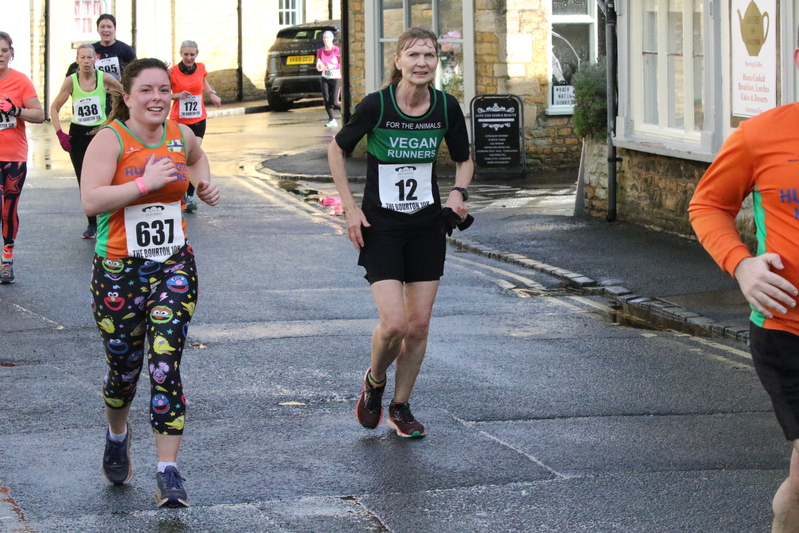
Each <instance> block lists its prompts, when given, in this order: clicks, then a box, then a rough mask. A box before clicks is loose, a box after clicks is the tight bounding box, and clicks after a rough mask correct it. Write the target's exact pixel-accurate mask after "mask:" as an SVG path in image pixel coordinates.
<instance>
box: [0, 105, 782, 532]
mask: <svg viewBox="0 0 799 533" xmlns="http://www.w3.org/2000/svg"><path fill="white" fill-rule="evenodd" d="M317 115H318V117H317ZM317 118H318V120H317ZM322 118H324V113H323V111H322V110H321V109H307V110H298V111H295V112H291V113H284V114H271V113H269V114H257V115H248V116H240V117H225V118H218V119H214V120H212V121H210V123H209V127H208V136H207V138H206V142H205V145H204V146H205V148H206V150H207V151H208V153H209V157H210V159H211V161H212V170H213V173H214V179H216V180H218V182H219V183H220V185H221V187H222V190H223V199H222V202H221V203H220V205H219V206H217V207H214V208H211V207H208V206H205V205H201V207H200V210H199V211H198V212H197V213H196V214H193V215H189V216H188V224H189V237H190V240H191V243H192V246H193V247H194V249H195V251H196V253H197V257H198V260H197V262H198V268H199V272H200V296H199V303H198V307H197V312H196V314H195V316H194V320H193V322H192V325H191V328H190V330H189V342H190V343H191V347H190V348H188V349H187V350H186V353H185V355H184V365H183V379H184V388H185V392H186V397H187V400H188V414H187V424H186V433H185V437H184V444H183V449H182V451H181V455H180V458H179V467H180V469H181V473H182V474H183V475H184V477H186V479H187V481H186V487H187V490H188V493H189V499H190V501H191V504H192V507H191V508H189V509H186V510H156V509H155V505H154V501H153V492H154V485H155V463H156V460H155V453H154V446H153V439H152V437H151V436H150V435H149V424H148V415H147V398H146V397H145V396H146V395H144V394H140V395H139V397H137V399H136V400H135V402H134V405H133V409H132V419H131V421H132V424H133V431H134V441H133V446H132V454H133V461H134V470H135V475H134V478H133V480H132V482H131V484H130V485H128V486H125V487H122V488H119V487H113V486H109V485H108V484H107V482H106V481H105V479H104V478H103V476H102V474H101V471H100V463H101V458H102V451H103V436H104V431H105V429H104V428H105V422H104V416H103V409H102V405H103V403H102V398H101V383H102V378H103V374H104V357H103V354H102V350H101V345H100V338H99V335H98V334H97V331H96V327H95V326H94V324H93V322H92V319H91V312H90V303H89V297H88V290H87V289H88V283H89V272H90V262H91V258H92V254H93V250H92V248H93V243H91V242H87V241H83V240H81V239H80V233H81V232H82V230H83V228H84V227H85V218H84V217H83V216H82V214H81V212H80V208H79V201H78V193H77V186H76V183H75V180H74V176H72V171H71V167H70V165H69V161H68V159H67V158H66V157H65V154H63V153H61V152H59V148H58V144H57V142H56V141H55V139H54V136H53V135H52V129H51V127H50V126H49V125H46V126H41V127H33V128H31V137H33V138H35V139H36V140H35V142H34V143H33V150H34V155H33V159H32V163H31V172H30V175H29V179H28V183H27V184H26V187H25V190H24V192H23V197H22V202H21V211H20V217H21V229H20V233H19V236H18V240H17V252H16V260H15V271H16V274H17V280H18V281H17V283H16V284H14V285H10V286H0V398H2V400H3V401H2V408H1V409H0V531H25V532H34V531H36V532H73V531H74V532H94V531H98V532H99V531H117V532H126V531H130V532H134V531H135V532H140V531H159V532H161V531H175V532H184V531H192V532H195V531H198V532H199V531H202V532H206V531H207V532H255V531H258V532H260V531H264V532H273V531H274V532H386V531H390V532H396V533H406V532H407V533H419V532H441V531H446V532H488V531H490V532H511V531H513V532H516V531H530V532H562V533H567V532H568V533H571V532H579V531H590V532H595V533H596V532H646V533H652V532H702V533H712V532H719V533H732V532H742V533H743V532H746V533H751V532H755V531H768V530H769V528H770V520H771V518H770V516H771V510H770V505H771V497H772V495H773V493H774V491H775V490H776V488H777V487H778V485H779V483H780V482H781V480H782V479H783V477H784V476H785V475H786V473H787V466H788V457H789V454H790V448H789V446H788V445H787V444H786V443H785V442H784V441H783V440H782V436H781V433H780V431H779V428H778V427H777V425H776V422H775V421H774V417H773V414H772V413H771V410H770V404H769V402H768V399H767V397H766V395H765V393H764V392H763V391H762V390H761V387H760V385H759V384H758V382H757V379H756V377H755V375H754V371H753V369H752V367H751V361H750V360H749V359H748V358H747V354H746V353H745V352H744V351H742V349H741V347H740V346H739V345H728V344H725V343H722V342H711V341H708V340H706V339H700V338H694V337H689V336H684V335H677V334H674V333H670V332H663V331H653V330H646V329H636V328H629V327H623V326H620V325H619V324H618V321H617V320H616V318H617V317H614V316H613V315H612V314H611V312H612V310H610V309H608V308H606V307H605V306H604V304H603V302H602V301H601V300H598V299H596V298H593V299H591V298H585V297H583V296H582V295H580V294H577V293H573V292H570V291H567V290H566V289H564V287H563V286H562V284H561V283H560V282H559V281H558V280H555V279H552V278H548V277H547V276H545V275H543V274H538V273H535V272H531V271H529V270H522V269H517V268H515V267H513V266H511V265H507V264H503V263H498V262H494V261H491V260H489V259H486V258H482V257H477V256H474V255H470V254H467V253H464V252H456V251H454V250H450V253H449V255H448V260H447V272H446V275H445V277H444V279H443V280H442V284H441V288H440V292H439V297H438V300H437V302H436V306H435V309H434V318H433V321H432V327H431V335H430V342H429V346H428V356H427V359H426V361H425V364H424V366H423V369H422V374H421V376H420V379H419V381H418V384H417V387H416V390H415V392H414V396H413V397H412V399H411V401H412V405H413V409H414V413H415V414H416V416H417V418H419V420H420V421H422V422H423V423H424V424H425V426H426V427H427V429H428V437H426V438H425V439H421V440H414V441H409V440H404V439H399V438H397V437H396V436H395V435H393V434H392V433H391V432H390V431H389V430H387V429H386V428H385V427H384V426H381V427H379V428H378V429H376V430H374V431H368V430H365V429H363V428H361V427H360V426H359V425H358V424H357V422H356V421H355V418H354V413H353V411H354V408H355V401H356V398H357V395H358V393H359V392H360V380H361V379H362V376H363V372H364V370H365V369H366V367H367V365H368V354H369V341H370V335H371V331H372V329H373V328H374V326H375V325H376V310H375V306H374V304H373V301H372V298H371V294H370V292H369V289H368V285H367V283H366V282H365V280H364V279H363V277H362V275H363V273H362V271H361V269H360V268H359V267H357V265H356V254H355V252H354V251H353V249H352V247H351V245H350V244H349V242H348V241H347V239H346V237H345V236H344V235H343V231H342V224H341V219H340V218H336V217H331V216H329V215H327V213H326V212H325V211H323V210H321V209H319V208H318V207H316V206H312V205H308V204H306V203H305V202H304V201H303V200H302V199H301V198H300V197H298V196H296V195H293V194H290V193H288V192H285V191H284V190H282V189H281V188H279V187H277V186H275V185H274V184H273V183H271V182H270V181H269V180H268V179H266V178H265V177H264V176H263V175H262V174H259V173H258V172H257V171H256V170H255V169H256V167H257V164H258V163H259V162H260V161H263V160H264V159H268V158H269V157H274V156H278V155H280V154H285V153H293V152H296V151H300V150H303V149H307V148H310V147H314V146H320V145H323V144H325V143H327V142H329V139H330V135H331V133H332V132H331V131H329V130H325V128H324V127H322V124H323V121H322ZM390 389H391V387H390V386H389V390H388V391H387V397H386V399H389V398H390ZM144 390H146V388H142V389H140V391H144Z"/></svg>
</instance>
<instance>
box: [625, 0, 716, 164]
mask: <svg viewBox="0 0 799 533" xmlns="http://www.w3.org/2000/svg"><path fill="white" fill-rule="evenodd" d="M695 1H701V2H703V19H702V24H703V26H704V27H703V30H704V40H703V43H702V44H703V50H702V51H701V52H702V53H703V55H704V69H703V72H704V75H703V81H702V87H703V91H704V97H703V101H704V102H703V105H704V124H702V125H701V127H700V129H699V130H698V131H697V130H694V129H693V127H694V111H693V81H694V80H693V68H690V69H685V70H686V71H690V72H686V75H685V78H684V81H683V83H684V86H685V107H686V109H685V111H684V115H685V122H684V126H683V127H682V128H673V127H668V109H667V105H668V102H667V99H666V98H665V97H661V95H665V94H666V92H665V91H668V80H667V73H668V71H667V69H668V63H667V62H666V61H658V80H659V82H658V96H659V98H658V124H657V125H655V124H645V123H644V102H643V91H642V86H643V23H642V22H643V18H642V17H643V2H641V1H640V0H620V1H618V2H617V4H616V11H617V15H618V28H619V41H618V45H619V46H618V49H619V61H618V72H619V74H618V80H619V110H618V117H617V121H616V137H615V139H614V145H615V146H617V147H621V148H629V149H632V150H637V151H642V152H649V153H655V154H660V155H666V156H672V157H680V158H683V159H692V160H697V161H707V162H710V161H712V160H713V157H714V154H715V151H716V150H718V148H719V147H720V145H721V139H722V137H723V135H718V134H715V133H714V132H721V131H723V123H722V122H723V121H722V115H723V113H722V107H723V106H722V105H721V104H720V103H719V102H716V100H717V99H718V98H719V96H720V95H721V94H722V90H721V89H722V88H721V78H722V67H721V66H720V61H719V58H720V57H721V53H720V52H721V50H719V48H720V42H719V41H718V40H717V35H718V32H719V30H721V29H722V28H717V27H716V26H718V25H719V24H718V21H719V20H723V19H722V17H721V7H720V5H721V3H722V2H707V1H704V0H695ZM686 3H687V2H686ZM690 7H691V9H688V8H687V7H685V6H684V12H683V35H685V36H690V35H692V31H693V4H691V6H690ZM658 13H659V17H658V36H659V37H660V36H665V35H667V31H668V25H667V14H668V0H658ZM686 13H687V14H688V15H690V16H686ZM714 24H715V25H714ZM667 46H668V41H667V40H666V39H661V38H659V39H658V57H667V52H668V49H667ZM683 56H684V57H693V39H690V38H684V39H683ZM661 80H662V81H661ZM689 127H690V128H691V129H690V130H689V129H688V128H689Z"/></svg>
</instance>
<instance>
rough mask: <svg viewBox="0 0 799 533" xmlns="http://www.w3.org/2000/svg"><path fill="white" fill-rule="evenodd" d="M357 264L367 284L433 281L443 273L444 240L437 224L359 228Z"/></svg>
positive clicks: (445, 243) (445, 248)
mask: <svg viewBox="0 0 799 533" xmlns="http://www.w3.org/2000/svg"><path fill="white" fill-rule="evenodd" d="M363 240H364V246H363V248H361V254H360V257H359V258H358V264H359V265H361V266H362V267H364V268H365V269H366V275H365V276H364V277H365V278H366V279H367V280H368V281H369V284H372V283H374V282H376V281H383V280H386V279H396V280H399V281H401V282H403V283H415V282H419V281H436V280H439V279H441V276H443V275H444V259H445V257H446V252H447V241H446V237H445V235H444V233H443V232H442V231H441V227H440V225H438V224H436V225H434V226H426V227H422V228H391V229H383V228H375V227H374V226H372V227H369V228H363Z"/></svg>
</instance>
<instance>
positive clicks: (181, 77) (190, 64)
mask: <svg viewBox="0 0 799 533" xmlns="http://www.w3.org/2000/svg"><path fill="white" fill-rule="evenodd" d="M198 52H199V49H198V48H197V43H196V42H194V41H183V43H181V45H180V57H181V58H182V60H181V62H180V63H178V64H177V65H176V66H173V67H172V68H170V69H169V78H170V79H171V80H172V112H171V113H170V115H169V118H170V119H171V120H174V121H175V122H177V123H178V124H185V125H186V126H188V127H189V128H190V129H191V131H193V132H194V136H195V137H197V140H198V141H199V142H200V143H201V144H202V141H203V137H205V119H206V117H207V116H208V113H207V112H206V110H205V100H203V91H206V92H207V93H208V96H209V99H210V100H211V103H213V104H214V105H215V106H216V107H219V106H220V105H222V99H221V98H219V95H217V94H216V91H215V90H214V89H213V87H211V85H210V84H209V83H208V80H207V79H206V77H207V76H208V72H207V71H206V70H205V65H204V64H202V63H197V62H195V60H196V59H197V53H198ZM196 210H197V203H196V202H195V201H194V186H193V185H191V184H190V185H189V191H188V192H187V193H186V212H187V213H193V212H194V211H196Z"/></svg>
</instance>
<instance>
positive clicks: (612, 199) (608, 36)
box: [597, 0, 620, 222]
mask: <svg viewBox="0 0 799 533" xmlns="http://www.w3.org/2000/svg"><path fill="white" fill-rule="evenodd" d="M597 4H599V7H600V8H601V9H602V12H603V13H604V14H605V53H606V55H607V66H608V73H607V90H608V214H607V216H606V217H605V220H607V221H608V222H614V221H615V220H616V163H617V162H618V161H620V159H619V158H618V157H616V146H615V145H614V144H613V137H615V135H616V115H617V114H618V98H617V95H616V90H617V83H616V77H617V75H618V72H617V71H618V49H617V46H616V45H617V40H616V5H615V2H614V0H597Z"/></svg>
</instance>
